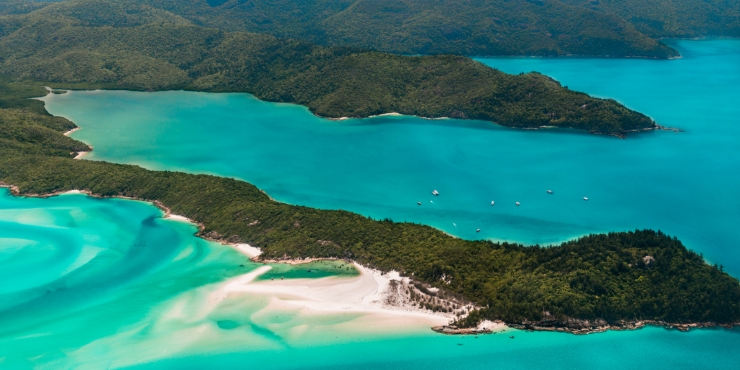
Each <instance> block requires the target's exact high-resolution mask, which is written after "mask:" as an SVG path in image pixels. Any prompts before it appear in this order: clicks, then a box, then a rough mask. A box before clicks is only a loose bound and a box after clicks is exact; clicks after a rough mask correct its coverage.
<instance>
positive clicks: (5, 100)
mask: <svg viewBox="0 0 740 370" xmlns="http://www.w3.org/2000/svg"><path fill="white" fill-rule="evenodd" d="M45 94H46V89H44V88H43V87H42V86H36V85H30V84H25V83H19V82H13V81H12V80H11V79H10V78H9V77H8V76H4V75H0V108H22V109H25V110H30V111H33V112H36V113H38V114H43V115H48V114H49V113H47V112H46V109H45V108H44V103H43V102H41V101H38V100H32V99H29V98H34V97H39V96H44V95H45Z"/></svg>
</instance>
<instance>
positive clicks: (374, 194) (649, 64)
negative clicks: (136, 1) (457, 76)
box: [46, 40, 740, 276]
mask: <svg viewBox="0 0 740 370" xmlns="http://www.w3.org/2000/svg"><path fill="white" fill-rule="evenodd" d="M675 47H677V48H678V49H679V50H681V53H682V55H683V58H682V59H678V60H670V61H665V60H641V59H576V58H560V59H547V58H498V59H481V61H482V62H484V63H486V64H489V65H491V66H494V67H496V68H500V69H502V70H504V71H507V72H512V73H517V72H523V71H530V70H537V71H540V72H543V73H546V74H548V75H551V76H553V77H554V78H556V79H558V80H560V81H561V82H562V83H563V84H564V85H567V86H569V87H570V88H571V89H575V90H581V91H586V92H588V93H591V94H594V95H597V96H602V97H609V98H614V99H617V100H619V101H620V102H622V103H624V104H626V105H627V106H629V107H631V108H634V109H637V110H639V111H641V112H644V113H645V114H647V115H649V116H651V117H653V118H654V119H656V120H657V121H658V122H659V123H660V124H661V125H664V126H671V127H677V128H681V129H683V130H685V131H686V132H683V133H673V132H665V131H661V132H649V133H642V134H637V135H632V136H630V138H628V139H626V140H620V139H617V138H613V137H605V136H594V135H588V134H584V133H579V132H573V131H555V130H541V131H537V132H533V131H522V130H513V129H507V128H502V127H498V126H495V125H492V124H490V123H486V122H470V121H456V120H424V119H419V118H413V117H375V118H370V119H362V120H344V121H330V120H325V119H321V118H318V117H315V116H313V115H311V114H310V112H308V110H307V109H305V108H303V107H300V106H295V105H287V104H273V103H267V102H262V101H259V100H257V99H255V98H253V97H251V96H249V95H247V94H208V93H195V92H182V91H175V92H160V93H143V92H126V91H109V92H103V91H93V92H71V93H68V94H64V95H50V96H49V97H47V98H46V102H47V107H48V109H49V111H50V112H52V113H53V114H57V115H63V116H66V117H69V118H71V119H72V120H73V121H75V122H76V123H77V124H79V125H80V126H81V127H82V129H81V130H79V131H77V132H75V133H74V134H73V137H75V138H77V139H80V140H83V141H85V142H88V143H90V144H92V145H93V146H94V147H95V150H94V151H93V152H92V154H90V156H89V157H88V158H89V159H93V160H108V161H114V162H122V163H135V164H140V165H142V166H145V167H148V168H152V169H171V170H183V171H188V172H197V173H212V174H218V175H222V176H230V177H236V178H240V179H243V180H246V181H249V182H251V183H253V184H256V185H257V186H258V187H260V188H262V189H263V190H265V191H266V192H267V193H269V194H270V195H271V196H272V197H274V198H276V199H278V200H281V201H285V202H288V203H294V204H301V205H308V206H313V207H320V208H329V209H345V210H350V211H354V212H358V213H361V214H364V215H368V216H372V217H375V218H386V217H389V218H392V219H394V220H396V221H413V222H418V223H424V224H429V225H432V226H435V227H438V228H440V229H442V230H445V231H447V232H449V233H451V234H454V235H457V236H460V237H464V238H471V239H473V238H491V239H499V240H511V241H519V242H524V243H543V244H544V243H553V242H558V241H562V240H566V239H570V238H573V237H576V236H579V235H583V234H588V233H594V232H606V231H620V230H631V229H637V228H652V229H661V230H663V231H665V232H667V233H669V234H671V235H675V236H677V237H679V238H680V239H681V240H682V241H683V242H684V243H685V244H686V245H687V246H688V247H690V248H692V249H694V250H697V251H699V252H702V253H704V256H705V258H706V259H707V260H708V261H710V262H713V263H718V264H723V265H724V266H725V268H726V269H727V270H728V271H729V272H730V273H732V274H734V275H735V276H738V275H740V250H738V248H737V247H736V245H737V240H738V238H737V234H736V231H737V228H738V225H739V224H740V190H739V189H740V171H738V169H740V145H738V144H737V137H739V136H740V104H738V101H740V89H738V86H740V41H738V40H710V41H677V42H675ZM434 189H437V190H439V191H440V192H441V195H440V196H439V197H434V196H432V195H431V194H430V192H431V191H432V190H434ZM547 189H552V190H553V191H554V194H552V195H548V194H547V193H546V190H547ZM583 197H588V198H589V200H588V201H587V202H586V201H583V200H582V198H583ZM492 200H493V201H495V202H496V205H495V206H491V205H490V203H491V201H492ZM417 202H422V205H421V206H419V205H417ZM515 202H521V206H520V207H517V206H515V205H514V203H515ZM476 229H481V232H480V233H476V231H475V230H476Z"/></svg>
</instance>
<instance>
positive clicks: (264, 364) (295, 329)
mask: <svg viewBox="0 0 740 370" xmlns="http://www.w3.org/2000/svg"><path fill="white" fill-rule="evenodd" d="M194 232H195V226H194V225H192V224H189V223H183V222H179V221H173V220H167V219H162V212H161V211H160V210H158V209H156V208H154V207H153V206H152V205H150V204H148V203H144V202H138V201H132V200H122V199H97V198H91V197H87V196H84V195H81V194H65V195H61V196H55V197H51V198H45V199H38V198H19V197H12V196H11V195H10V194H9V192H8V191H7V190H6V189H0V278H1V279H2V280H0V281H2V285H0V287H2V292H0V322H2V323H3V325H2V326H1V327H0V367H2V368H3V369H26V368H81V369H87V368H90V369H100V368H142V369H170V368H184V369H202V368H235V369H236V368H245V367H249V368H259V369H312V368H316V369H318V368H322V369H344V368H347V367H350V366H351V367H353V368H358V369H397V368H401V367H403V368H408V369H430V368H448V369H483V368H486V369H488V368H492V367H504V368H532V369H560V368H573V367H585V368H600V369H621V368H624V367H629V366H630V364H644V363H645V361H649V362H650V364H649V366H650V367H651V368H655V369H675V368H676V367H691V368H698V369H702V368H706V369H716V368H731V367H732V366H733V365H735V364H737V362H738V361H739V360H740V355H739V354H738V353H737V351H736V348H738V346H740V335H738V334H740V333H739V332H738V330H724V329H717V330H696V331H692V332H689V333H678V332H676V331H669V330H665V329H660V328H646V329H643V330H638V331H631V332H608V333H603V334H598V335H588V336H575V335H570V334H561V333H543V332H533V333H530V332H519V331H513V332H510V333H512V334H514V335H515V339H511V338H509V336H508V334H509V333H504V334H495V335H487V336H480V337H478V338H476V337H474V336H465V337H455V336H445V335H438V334H435V333H432V332H431V331H430V330H429V329H428V328H418V330H416V329H413V328H411V329H409V328H406V329H405V330H403V331H394V330H392V329H389V328H387V327H381V328H377V327H375V328H374V327H373V326H372V321H370V322H368V321H362V318H360V317H349V318H348V317H341V315H331V316H311V315H307V314H305V313H301V312H280V311H276V310H274V309H270V308H269V307H270V306H269V299H268V298H266V297H260V296H256V295H238V296H236V297H228V298H226V299H220V300H218V299H214V294H216V293H218V291H219V287H220V286H221V283H222V282H224V281H227V280H229V279H231V278H233V277H235V276H238V275H241V274H245V273H248V272H249V271H252V270H253V269H255V268H257V265H256V264H252V263H250V262H249V261H248V260H247V259H246V257H244V256H242V255H241V254H239V253H237V252H236V251H235V250H234V249H233V248H231V247H228V246H223V245H219V244H216V243H211V242H208V241H205V240H202V239H199V238H196V237H194V236H193V233H194ZM283 268H285V269H289V268H290V267H289V266H283ZM284 271H286V270H284ZM328 273H331V269H329V270H328ZM379 329H380V330H379Z"/></svg>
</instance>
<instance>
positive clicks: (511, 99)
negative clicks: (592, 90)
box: [0, 1, 657, 137]
mask: <svg viewBox="0 0 740 370" xmlns="http://www.w3.org/2000/svg"><path fill="white" fill-rule="evenodd" d="M93 4H98V5H97V6H92V5H90V4H88V2H69V3H67V2H64V3H57V4H54V5H49V6H47V7H44V8H42V9H39V10H35V11H32V12H29V13H27V14H16V15H6V16H0V73H6V74H8V75H12V76H14V77H15V78H24V79H35V80H39V81H44V82H49V84H50V85H52V86H65V87H77V88H111V89H134V90H172V89H188V90H198V91H212V92H226V91H230V92H247V93H251V94H254V95H255V96H256V97H258V98H260V99H263V100H268V101H276V102H288V103H297V104H301V105H305V106H307V107H308V108H309V109H310V110H311V112H313V113H314V114H317V115H320V116H324V117H330V118H340V117H368V116H372V115H378V114H383V113H391V112H397V113H401V114H406V115H415V116H420V117H429V118H435V117H452V118H461V119H477V120H486V121H492V122H495V123H498V124H501V125H504V126H509V127H518V128H539V127H542V126H548V127H550V126H552V127H560V128H574V129H580V130H585V131H589V132H592V133H599V134H608V135H614V136H619V137H624V136H625V135H627V133H629V132H632V131H640V130H647V129H654V128H657V126H656V124H655V122H654V121H653V120H652V119H650V118H649V117H647V116H645V115H643V114H641V113H638V112H635V111H632V110H630V109H628V108H626V107H624V106H623V105H621V104H619V103H618V102H616V101H614V100H611V99H597V98H593V97H590V96H588V95H586V94H584V93H580V92H575V91H571V90H569V89H568V88H567V87H563V86H561V85H560V83H558V82H557V81H555V80H553V79H551V78H549V77H547V76H544V75H541V74H539V73H527V74H520V75H510V74H506V73H503V72H501V71H498V70H496V69H492V68H489V67H487V66H485V65H483V64H482V63H479V62H476V61H474V60H472V59H469V58H466V57H461V56H451V55H437V56H399V55H391V54H384V53H379V52H373V51H366V50H361V49H353V48H343V47H323V46H317V45H314V44H310V43H307V42H304V41H297V40H291V39H278V38H275V37H273V36H267V35H258V34H250V33H238V32H225V31H222V30H218V29H213V28H205V27H201V26H196V25H193V24H192V23H191V22H190V21H188V20H186V19H184V18H182V17H180V16H177V15H174V14H172V13H169V12H167V11H164V10H161V9H155V8H152V7H149V6H146V5H140V4H129V3H110V2H99V1H97V2H93ZM88 5H90V6H88ZM101 7H102V8H101ZM54 83H56V84H54Z"/></svg>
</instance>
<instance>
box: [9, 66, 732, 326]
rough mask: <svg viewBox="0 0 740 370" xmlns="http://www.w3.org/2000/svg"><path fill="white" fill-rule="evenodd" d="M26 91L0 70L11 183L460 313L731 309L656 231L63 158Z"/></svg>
mask: <svg viewBox="0 0 740 370" xmlns="http://www.w3.org/2000/svg"><path fill="white" fill-rule="evenodd" d="M38 93H39V91H38V90H34V87H33V86H31V87H24V86H23V85H22V84H19V83H15V82H10V81H7V80H2V81H0V97H2V99H3V100H4V101H6V102H10V103H12V104H14V107H13V108H6V109H0V182H2V183H4V184H7V185H15V186H17V188H15V191H17V192H18V193H20V194H34V193H35V194H48V193H52V192H57V191H65V190H72V189H78V190H86V191H90V192H92V193H93V194H96V195H100V196H126V197H134V198H139V199H145V200H149V201H157V202H160V204H163V205H164V206H166V207H169V208H170V209H171V210H172V211H173V212H174V213H177V214H180V215H184V216H186V217H188V218H190V219H193V220H195V221H197V222H200V223H202V224H203V230H202V231H201V234H202V235H205V236H208V237H211V238H214V239H219V240H225V241H231V242H244V243H249V244H251V245H254V246H257V247H260V248H261V249H262V250H263V252H264V256H265V257H266V258H304V257H334V258H346V259H351V260H355V261H357V262H359V263H362V264H365V265H369V266H372V267H376V268H379V269H381V270H384V271H389V270H391V269H395V270H397V271H400V272H401V273H403V274H405V275H407V276H412V277H413V279H415V280H417V281H420V282H424V283H427V284H430V285H432V286H435V287H438V288H442V289H443V290H444V291H446V292H451V293H454V294H458V295H461V296H463V297H465V298H467V299H469V300H472V301H473V302H475V303H476V304H478V305H479V306H480V307H481V309H480V310H479V311H475V312H474V314H473V315H471V316H470V320H478V319H481V318H489V319H503V320H505V321H507V322H510V323H518V322H522V321H523V320H538V319H541V318H542V317H543V315H545V313H546V312H547V313H549V316H548V317H550V316H552V317H557V318H578V319H603V320H607V321H609V322H614V321H618V320H633V319H652V320H665V321H669V322H679V323H682V322H683V323H686V322H719V323H733V322H737V321H739V320H740V283H739V282H738V280H737V279H735V278H733V277H731V276H729V275H728V274H727V273H725V272H723V271H722V270H721V268H720V267H717V266H710V265H708V264H706V263H705V262H704V261H703V259H702V258H701V256H699V255H697V254H696V253H694V252H691V251H689V250H687V249H686V248H685V247H684V246H683V245H682V244H681V242H679V241H678V240H677V239H675V238H671V237H669V236H667V235H665V234H662V233H660V232H655V231H649V230H646V231H636V232H622V233H610V234H602V235H591V236H587V237H583V238H580V239H578V240H574V241H570V242H566V243H563V244H562V245H560V246H553V247H540V246H530V247H525V246H521V245H517V244H511V243H494V242H490V241H482V240H481V241H467V240H462V239H457V238H454V237H451V236H449V235H447V234H445V233H443V232H441V231H439V230H436V229H433V228H431V227H428V226H422V225H416V224H411V223H397V222H393V221H390V220H385V221H376V220H372V219H369V218H366V217H363V216H360V215H357V214H353V213H350V212H346V211H327V210H318V209H313V208H309V207H301V206H293V205H288V204H282V203H279V202H275V201H273V200H271V199H270V198H269V197H268V196H267V195H265V194H264V193H262V192H261V191H260V190H259V189H257V188H256V187H255V186H253V185H251V184H248V183H246V182H243V181H238V180H233V179H226V178H220V177H216V176H209V175H190V174H185V173H179V172H169V171H150V170H146V169H143V168H141V167H138V166H132V165H118V164H113V163H107V162H97V161H87V160H74V159H72V157H73V156H74V154H75V153H74V152H76V151H84V150H89V148H88V147H87V145H85V144H84V143H81V142H79V141H76V140H73V139H71V138H69V137H66V136H64V135H63V132H65V131H67V130H69V129H71V128H73V127H75V125H74V124H73V123H72V122H69V121H67V120H66V119H64V118H59V117H51V116H49V115H48V114H47V115H44V114H42V113H38V112H35V110H37V109H38V106H37V105H36V103H33V101H31V100H24V99H23V97H26V96H33V95H34V94H38ZM42 93H43V92H42ZM24 102H27V104H28V106H25V107H24V106H23V103H24ZM648 257H649V258H648ZM470 320H469V321H470ZM469 324H474V322H469Z"/></svg>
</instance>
